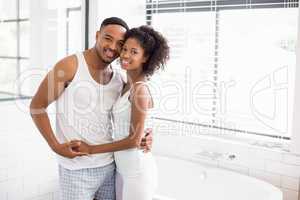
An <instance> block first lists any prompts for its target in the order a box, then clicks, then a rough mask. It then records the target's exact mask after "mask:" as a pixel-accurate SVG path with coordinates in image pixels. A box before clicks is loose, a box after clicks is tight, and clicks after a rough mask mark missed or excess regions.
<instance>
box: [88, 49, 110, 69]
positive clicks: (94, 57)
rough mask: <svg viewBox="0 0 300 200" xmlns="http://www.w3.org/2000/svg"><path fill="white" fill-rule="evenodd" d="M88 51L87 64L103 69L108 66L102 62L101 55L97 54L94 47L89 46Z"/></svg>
mask: <svg viewBox="0 0 300 200" xmlns="http://www.w3.org/2000/svg"><path fill="white" fill-rule="evenodd" d="M87 51H88V54H89V55H90V56H89V61H88V62H89V65H90V67H92V68H93V69H94V70H105V69H107V67H108V66H109V64H107V63H105V62H103V60H102V59H101V57H100V56H99V55H98V52H97V50H96V49H95V48H91V49H89V50H87Z"/></svg>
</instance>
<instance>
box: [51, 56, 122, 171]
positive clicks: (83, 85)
mask: <svg viewBox="0 0 300 200" xmlns="http://www.w3.org/2000/svg"><path fill="white" fill-rule="evenodd" d="M76 57H77V63H78V67H77V71H76V74H75V76H74V78H73V80H72V81H71V83H70V84H69V85H68V87H67V88H66V89H65V91H64V92H63V93H62V94H61V96H60V97H59V98H58V99H57V101H56V136H57V138H58V140H59V142H60V143H64V142H69V141H71V140H74V139H77V140H82V141H85V142H86V143H88V144H91V145H95V144H104V143H109V142H112V141H113V140H112V120H111V110H112V106H113V104H114V103H115V101H116V100H117V99H118V97H119V96H120V93H121V91H122V87H123V78H122V76H121V73H120V72H119V71H118V70H116V69H113V75H112V78H111V80H110V82H109V83H108V84H106V85H102V84H99V83H97V82H96V81H95V80H94V79H93V78H92V76H91V74H90V72H89V69H88V66H87V63H86V61H85V58H84V56H83V53H81V52H80V53H77V54H76ZM113 160H114V159H113V153H101V154H93V155H88V156H81V157H75V158H73V159H69V158H65V157H62V156H59V155H58V162H59V164H60V165H62V166H63V167H65V168H67V169H83V168H94V167H100V166H105V165H107V164H109V163H111V162H113Z"/></svg>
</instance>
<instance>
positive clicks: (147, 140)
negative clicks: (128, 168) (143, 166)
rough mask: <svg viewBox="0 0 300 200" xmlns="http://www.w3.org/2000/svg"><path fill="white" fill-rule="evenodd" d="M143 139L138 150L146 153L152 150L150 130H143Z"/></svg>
mask: <svg viewBox="0 0 300 200" xmlns="http://www.w3.org/2000/svg"><path fill="white" fill-rule="evenodd" d="M145 133H146V135H145V137H143V138H142V141H141V144H140V149H142V150H143V152H144V153H148V152H150V151H151V149H152V143H153V137H152V136H153V133H152V129H151V128H147V129H146V130H145Z"/></svg>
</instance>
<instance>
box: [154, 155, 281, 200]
mask: <svg viewBox="0 0 300 200" xmlns="http://www.w3.org/2000/svg"><path fill="white" fill-rule="evenodd" d="M156 162H157V165H158V174H159V186H158V190H157V195H156V196H155V198H154V199H153V200H282V192H281V191H280V190H279V189H278V188H276V187H274V186H273V185H271V184H269V183H266V182H264V181H261V180H258V179H255V178H252V177H249V176H246V175H241V174H238V173H235V172H231V171H227V170H222V169H217V168H208V167H204V166H202V165H201V164H198V163H195V162H191V161H185V160H180V159H176V158H169V157H164V156H156Z"/></svg>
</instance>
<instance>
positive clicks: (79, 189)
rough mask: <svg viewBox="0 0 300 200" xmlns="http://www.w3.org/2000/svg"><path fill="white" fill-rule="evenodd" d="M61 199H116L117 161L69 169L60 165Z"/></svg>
mask: <svg viewBox="0 0 300 200" xmlns="http://www.w3.org/2000/svg"><path fill="white" fill-rule="evenodd" d="M59 195H60V200H93V199H97V200H115V199H116V194H115V163H114V162H113V163H111V164H109V165H106V166H103V167H97V168H88V169H80V170H69V169H65V168H63V167H62V166H59Z"/></svg>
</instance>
